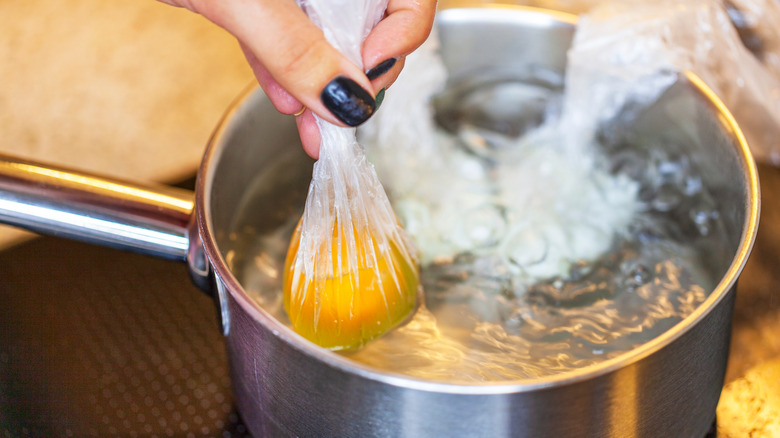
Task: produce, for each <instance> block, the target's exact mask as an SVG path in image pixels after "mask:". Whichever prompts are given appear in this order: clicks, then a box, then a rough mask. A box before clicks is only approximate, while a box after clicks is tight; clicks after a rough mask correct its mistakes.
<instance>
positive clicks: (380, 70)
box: [366, 58, 398, 81]
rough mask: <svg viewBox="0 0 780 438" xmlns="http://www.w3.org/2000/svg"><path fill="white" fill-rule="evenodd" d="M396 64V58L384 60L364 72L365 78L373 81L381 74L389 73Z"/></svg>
mask: <svg viewBox="0 0 780 438" xmlns="http://www.w3.org/2000/svg"><path fill="white" fill-rule="evenodd" d="M396 62H398V58H390V59H385V60H384V61H382V62H380V63H379V64H377V65H376V66H375V67H374V68H372V69H371V70H369V71H367V72H366V76H368V79H369V80H372V81H373V80H374V79H376V78H378V77H380V76H382V75H383V74H385V73H387V72H389V71H390V69H391V68H393V66H394V65H395V63H396Z"/></svg>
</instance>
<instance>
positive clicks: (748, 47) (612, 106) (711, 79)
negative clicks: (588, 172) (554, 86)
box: [523, 0, 780, 166]
mask: <svg viewBox="0 0 780 438" xmlns="http://www.w3.org/2000/svg"><path fill="white" fill-rule="evenodd" d="M523 3H526V4H530V5H534V6H542V7H549V8H552V9H560V10H563V11H567V12H572V13H585V15H584V16H583V17H582V19H581V20H580V23H579V25H578V29H577V35H576V38H575V41H574V45H573V47H572V49H571V51H570V52H569V66H568V68H569V69H570V70H571V69H575V70H576V71H577V74H576V75H569V77H570V78H572V81H571V82H570V83H568V84H567V89H569V90H579V92H581V93H580V94H581V95H580V96H572V100H571V103H572V106H573V107H575V109H581V108H586V109H587V110H586V111H583V112H582V115H583V117H584V118H586V119H590V120H587V121H586V122H589V123H593V124H594V125H595V124H597V123H599V122H601V121H604V120H609V119H611V118H614V117H618V116H619V117H621V118H623V119H625V118H626V117H627V116H628V117H630V116H631V114H620V113H621V112H624V111H625V110H626V109H627V108H628V106H627V105H626V104H627V103H647V102H652V101H654V100H655V99H656V98H657V97H658V96H660V95H661V93H663V91H665V90H666V89H667V88H668V87H669V86H670V85H671V84H673V83H674V82H675V81H676V80H677V72H681V71H690V72H693V73H695V74H696V75H697V76H699V77H700V78H701V79H702V80H703V81H704V82H705V83H706V84H707V85H708V86H709V87H710V88H712V90H713V91H714V92H715V93H716V94H717V95H718V97H720V99H721V100H723V102H724V103H725V104H726V106H727V107H728V108H729V110H730V111H731V112H732V114H734V117H735V119H736V120H737V123H739V125H740V127H741V128H742V131H743V132H744V134H745V137H746V138H747V141H748V144H749V145H750V149H751V151H752V152H753V154H754V155H755V157H756V159H758V160H760V161H763V162H767V163H770V164H773V165H775V166H780V143H779V142H778V141H777V138H778V137H779V136H780V31H778V29H780V1H777V0H524V1H523ZM639 107H641V105H639ZM591 108H599V109H600V110H599V111H598V113H597V114H596V113H594V112H593V111H591Z"/></svg>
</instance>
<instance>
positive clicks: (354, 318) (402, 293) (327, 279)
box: [284, 222, 419, 350]
mask: <svg viewBox="0 0 780 438" xmlns="http://www.w3.org/2000/svg"><path fill="white" fill-rule="evenodd" d="M344 231H345V230H344V229H343V228H339V224H338V223H336V224H335V225H334V227H333V239H332V244H331V245H330V247H328V245H327V244H326V243H323V245H322V246H321V247H320V248H319V249H318V252H317V254H316V255H315V258H317V259H319V258H321V257H326V256H327V255H328V254H327V253H325V252H324V251H329V252H330V253H331V255H332V259H333V260H332V263H333V270H332V271H331V274H332V275H331V276H328V275H323V276H319V278H318V277H317V276H315V277H314V278H310V279H309V280H308V282H307V279H306V275H305V273H303V272H299V271H298V272H296V271H295V270H294V266H293V262H294V261H295V254H296V253H297V252H298V246H299V244H300V238H301V236H300V233H301V223H300V222H299V223H298V226H297V227H296V229H295V232H294V233H293V237H292V240H291V242H290V247H289V249H288V252H287V258H286V260H285V267H284V308H285V310H286V311H287V315H288V316H289V318H290V322H291V323H292V326H293V329H294V330H295V331H296V332H297V333H298V334H300V335H301V336H303V337H304V338H306V339H308V340H310V341H312V342H314V343H315V344H317V345H320V346H322V347H325V348H329V349H331V350H350V349H355V348H358V347H360V346H362V345H363V344H365V343H366V342H368V341H370V340H371V339H374V338H376V337H378V336H380V335H382V334H384V333H385V332H387V331H388V330H390V329H392V328H393V327H394V326H396V325H398V324H399V323H401V322H403V321H404V320H405V319H406V318H407V317H408V316H409V315H410V314H411V313H412V312H413V311H414V308H415V301H416V296H417V289H418V284H419V280H418V273H417V267H416V266H415V265H413V264H412V263H411V262H410V261H409V260H408V259H407V258H406V257H404V256H403V254H402V253H401V251H399V248H398V245H399V244H402V243H397V242H390V248H389V251H386V252H385V257H382V253H381V252H380V251H379V248H378V245H377V243H376V241H375V240H374V237H373V236H372V235H371V233H363V234H360V233H358V232H357V231H356V230H355V229H354V227H350V229H349V230H348V231H349V232H351V233H352V234H353V238H354V241H355V242H356V253H357V263H356V266H352V265H350V262H349V261H348V260H349V258H348V255H347V241H346V238H345V235H344ZM367 252H368V254H367ZM339 253H341V257H340V258H339V257H338V254H339ZM372 253H373V254H375V255H373V254H372ZM374 257H376V260H375V259H374ZM388 258H389V259H388ZM339 264H341V266H339ZM294 280H297V281H294Z"/></svg>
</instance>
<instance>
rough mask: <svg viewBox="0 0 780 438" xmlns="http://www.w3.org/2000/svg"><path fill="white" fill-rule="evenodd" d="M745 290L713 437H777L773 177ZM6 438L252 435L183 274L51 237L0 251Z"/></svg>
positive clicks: (777, 184) (0, 395) (0, 431)
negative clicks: (237, 408)
mask: <svg viewBox="0 0 780 438" xmlns="http://www.w3.org/2000/svg"><path fill="white" fill-rule="evenodd" d="M760 170H761V177H762V190H763V193H764V205H763V211H762V223H761V230H760V232H759V237H758V241H757V244H756V247H755V250H754V252H753V256H752V257H751V260H750V262H749V263H748V267H747V269H746V270H745V273H744V274H743V276H742V280H741V282H740V285H739V292H738V298H737V304H736V306H737V308H736V312H735V317H734V333H733V338H732V351H731V357H730V362H729V369H728V375H727V382H726V386H725V388H724V391H723V394H722V396H721V403H720V405H719V406H718V425H717V434H715V433H710V434H709V435H708V436H710V437H713V436H718V437H734V438H736V437H746V436H750V437H773V436H780V388H778V386H780V383H779V382H780V298H778V296H777V292H776V285H777V284H778V283H779V282H778V280H779V279H780V269H778V254H780V231H779V230H780V228H777V227H774V226H773V225H774V224H777V223H778V221H780V199H777V196H774V198H775V199H773V192H774V193H780V170H777V169H772V168H762V169H760ZM0 303H2V304H1V305H0V438H5V437H17V436H21V437H23V436H47V437H59V436H66V437H67V436H74V437H81V436H122V437H133V436H138V437H151V436H160V437H164V436H176V437H180V436H181V437H184V436H196V437H201V436H202V437H218V436H221V437H235V436H245V435H248V433H247V431H246V428H245V426H244V425H243V424H242V423H241V419H240V417H239V416H238V414H237V413H236V411H235V407H234V405H233V400H232V395H231V389H230V380H229V376H228V367H227V358H226V355H225V346H224V341H223V339H222V337H221V335H220V333H219V330H218V329H217V323H216V315H215V311H214V306H213V303H212V301H211V299H210V298H208V297H207V296H206V295H205V294H203V293H201V292H200V291H198V290H197V289H195V287H193V286H192V285H191V284H190V283H189V279H188V275H187V272H186V268H185V267H184V266H183V265H180V264H178V263H174V262H166V261H161V260H157V259H152V258H149V257H145V256H140V255H135V254H129V253H122V252H118V251H114V250H110V249H105V248H97V247H91V246H88V245H85V244H81V243H75V242H69V241H64V240H60V239H55V238H42V239H37V240H34V241H31V242H28V243H25V244H23V245H20V246H17V247H15V248H11V249H8V250H6V251H4V252H2V253H0Z"/></svg>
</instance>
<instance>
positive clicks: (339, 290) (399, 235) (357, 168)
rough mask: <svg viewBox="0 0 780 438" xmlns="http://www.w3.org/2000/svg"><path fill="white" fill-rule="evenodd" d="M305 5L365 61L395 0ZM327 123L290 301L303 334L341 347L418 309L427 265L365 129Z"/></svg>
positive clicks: (295, 256) (287, 285) (297, 237)
mask: <svg viewBox="0 0 780 438" xmlns="http://www.w3.org/2000/svg"><path fill="white" fill-rule="evenodd" d="M299 4H300V6H301V7H302V8H303V10H304V11H305V12H306V13H307V15H308V16H309V18H310V19H311V20H312V21H313V22H314V23H315V24H316V25H317V26H319V27H320V28H321V29H322V30H323V32H324V34H325V36H326V38H327V39H328V42H330V43H331V44H332V45H333V46H334V47H335V48H336V49H338V50H339V51H341V52H342V53H343V54H344V55H345V56H347V57H348V58H349V59H350V60H352V62H354V63H355V64H356V65H358V66H361V67H362V61H361V53H360V49H361V46H362V42H363V40H364V39H365V37H366V36H367V35H368V33H369V32H370V31H371V29H372V28H373V27H374V26H375V25H376V23H377V22H378V21H379V20H380V19H381V18H382V16H383V15H384V12H385V8H386V6H387V1H386V0H369V1H366V0H306V1H299ZM317 124H318V126H319V129H320V134H321V137H322V141H321V146H320V157H319V160H318V161H317V162H316V163H315V164H314V171H313V175H312V181H311V184H310V186H309V194H308V197H307V199H306V206H305V210H304V213H303V217H302V218H301V221H300V223H299V224H298V227H297V228H296V230H295V233H294V235H293V238H292V241H291V243H290V248H289V250H288V254H287V259H286V263H285V272H284V274H285V279H284V306H285V310H286V311H287V315H288V316H289V318H290V321H291V323H292V326H293V328H294V329H295V331H296V332H298V333H299V334H300V335H302V336H303V337H305V338H307V339H309V340H310V341H312V342H314V343H316V344H318V345H320V346H322V347H325V348H329V349H333V350H345V349H354V348H357V347H360V346H361V345H363V344H364V343H365V342H367V341H369V340H371V339H373V338H376V337H378V336H380V335H382V334H383V333H385V332H386V331H388V330H390V329H391V328H393V327H394V326H396V325H398V324H399V323H401V322H403V321H404V320H406V319H407V317H408V316H409V315H411V314H412V312H413V311H414V309H415V305H416V298H417V293H418V287H419V280H418V268H417V261H416V256H415V253H414V247H413V245H412V244H411V241H410V239H409V237H408V236H407V235H406V233H405V231H404V230H403V228H402V227H401V225H400V224H399V222H398V220H397V218H396V216H395V213H394V212H393V209H392V207H391V206H390V201H389V200H388V198H387V195H386V193H385V191H384V188H383V187H382V185H381V183H380V182H379V179H378V178H377V175H376V172H375V171H374V168H373V166H372V165H371V164H370V163H369V162H368V161H367V160H366V157H365V153H364V151H363V148H362V147H361V146H360V145H359V144H358V142H357V140H356V138H355V129H354V128H340V127H337V126H334V125H331V124H330V123H328V122H325V121H323V120H321V119H319V118H317Z"/></svg>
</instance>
